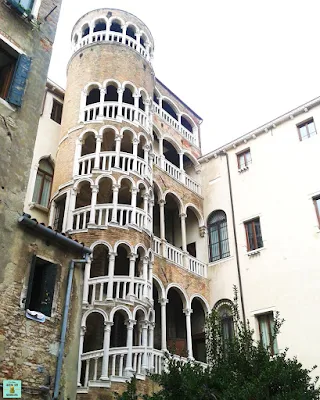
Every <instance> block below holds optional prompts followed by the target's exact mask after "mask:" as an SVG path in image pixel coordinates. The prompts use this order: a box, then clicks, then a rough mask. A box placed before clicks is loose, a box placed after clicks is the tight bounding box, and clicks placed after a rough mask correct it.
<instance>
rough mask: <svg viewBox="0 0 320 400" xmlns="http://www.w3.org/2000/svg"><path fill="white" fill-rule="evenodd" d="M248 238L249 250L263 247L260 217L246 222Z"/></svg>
mask: <svg viewBox="0 0 320 400" xmlns="http://www.w3.org/2000/svg"><path fill="white" fill-rule="evenodd" d="M244 226H245V230H246V238H247V250H248V251H252V250H256V249H259V248H260V247H263V240H262V233H261V226H260V218H255V219H252V220H251V221H247V222H245V223H244Z"/></svg>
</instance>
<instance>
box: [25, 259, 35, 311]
mask: <svg viewBox="0 0 320 400" xmlns="http://www.w3.org/2000/svg"><path fill="white" fill-rule="evenodd" d="M36 260H37V256H36V255H35V254H34V255H33V256H32V261H31V266H30V274H29V282H28V291H27V298H26V302H25V307H26V309H27V308H29V304H30V299H31V293H32V286H33V277H34V271H35V267H36Z"/></svg>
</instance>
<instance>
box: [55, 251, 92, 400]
mask: <svg viewBox="0 0 320 400" xmlns="http://www.w3.org/2000/svg"><path fill="white" fill-rule="evenodd" d="M87 257H88V254H86V255H85V258H84V259H82V260H71V261H70V266H69V273H68V284H67V292H66V299H65V303H64V310H63V319H62V327H61V336H60V345H59V353H58V361H57V368H56V376H55V382H54V392H53V398H52V399H53V400H57V399H58V396H59V389H60V379H61V370H62V362H63V355H64V346H65V341H66V333H67V325H68V313H69V307H70V298H71V290H72V280H73V273H74V266H75V264H80V263H81V264H85V263H86V262H87Z"/></svg>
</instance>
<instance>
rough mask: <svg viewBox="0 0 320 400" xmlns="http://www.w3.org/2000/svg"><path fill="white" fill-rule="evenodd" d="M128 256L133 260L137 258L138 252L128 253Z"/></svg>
mask: <svg viewBox="0 0 320 400" xmlns="http://www.w3.org/2000/svg"><path fill="white" fill-rule="evenodd" d="M128 258H129V260H130V261H135V260H136V259H137V258H138V254H135V253H130V254H129V256H128Z"/></svg>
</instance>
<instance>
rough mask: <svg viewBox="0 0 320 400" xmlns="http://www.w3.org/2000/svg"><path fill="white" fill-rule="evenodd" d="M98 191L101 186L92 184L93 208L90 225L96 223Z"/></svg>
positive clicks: (91, 209)
mask: <svg viewBox="0 0 320 400" xmlns="http://www.w3.org/2000/svg"><path fill="white" fill-rule="evenodd" d="M98 192H99V186H98V185H91V208H90V219H89V225H95V224H96V205H97V196H98Z"/></svg>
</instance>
